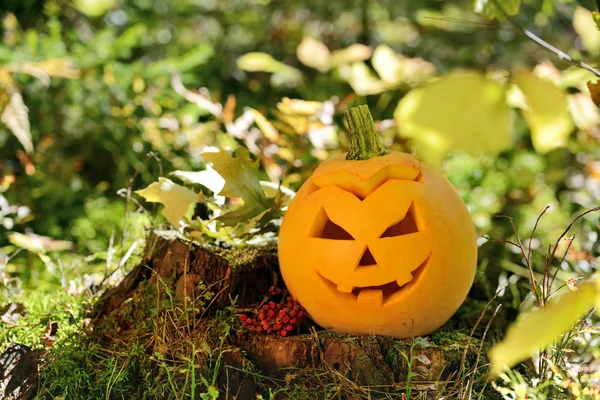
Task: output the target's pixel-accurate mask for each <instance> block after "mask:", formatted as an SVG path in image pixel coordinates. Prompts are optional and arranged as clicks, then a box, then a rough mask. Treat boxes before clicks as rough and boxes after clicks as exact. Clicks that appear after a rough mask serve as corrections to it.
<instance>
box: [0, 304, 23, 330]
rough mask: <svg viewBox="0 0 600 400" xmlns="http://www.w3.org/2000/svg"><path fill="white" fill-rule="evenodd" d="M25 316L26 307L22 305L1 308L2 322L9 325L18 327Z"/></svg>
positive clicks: (0, 316)
mask: <svg viewBox="0 0 600 400" xmlns="http://www.w3.org/2000/svg"><path fill="white" fill-rule="evenodd" d="M24 315H25V306H24V305H23V304H21V303H13V302H11V303H9V304H7V305H5V306H4V307H2V308H0V320H2V322H4V323H5V324H8V325H16V324H17V322H18V321H19V318H21V317H22V316H24Z"/></svg>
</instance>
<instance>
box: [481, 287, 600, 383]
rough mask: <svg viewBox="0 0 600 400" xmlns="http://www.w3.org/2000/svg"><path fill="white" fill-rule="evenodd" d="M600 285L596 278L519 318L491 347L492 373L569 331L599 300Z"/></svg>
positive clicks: (509, 365)
mask: <svg viewBox="0 0 600 400" xmlns="http://www.w3.org/2000/svg"><path fill="white" fill-rule="evenodd" d="M597 281H599V280H597ZM598 286H599V284H598V283H596V282H587V283H585V284H583V285H582V286H580V287H579V290H577V291H574V292H566V293H564V294H563V295H562V296H561V297H560V298H558V299H556V300H553V301H551V302H550V303H549V304H548V305H547V306H546V308H544V309H543V310H539V309H538V310H535V311H532V312H530V313H528V314H525V315H524V316H522V317H521V318H519V319H518V320H517V321H516V322H515V323H514V324H512V325H511V326H510V327H509V328H508V332H507V333H506V336H505V337H504V340H503V341H501V342H500V343H497V344H496V345H495V346H494V347H493V348H492V349H491V351H490V354H489V358H490V363H491V372H492V374H495V375H497V374H499V373H501V372H502V371H504V368H505V367H511V366H513V365H515V364H516V363H518V362H520V361H523V360H525V359H527V358H529V357H531V355H532V354H533V353H535V352H536V351H539V350H541V349H544V348H545V347H547V346H549V345H551V344H552V343H553V342H554V341H555V340H556V339H557V338H558V336H560V335H562V334H564V333H566V332H568V331H569V330H570V329H571V328H572V327H573V326H574V325H575V324H576V323H577V322H578V321H579V318H580V317H581V315H582V314H583V313H585V312H586V311H587V310H588V309H589V308H590V307H592V306H593V305H594V304H595V303H598V298H599V296H598V293H599V292H600V288H599V287H598Z"/></svg>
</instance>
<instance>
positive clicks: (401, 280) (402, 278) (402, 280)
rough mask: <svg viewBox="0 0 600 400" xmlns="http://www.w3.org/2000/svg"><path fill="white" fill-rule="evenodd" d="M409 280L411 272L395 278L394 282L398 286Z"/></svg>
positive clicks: (410, 279)
mask: <svg viewBox="0 0 600 400" xmlns="http://www.w3.org/2000/svg"><path fill="white" fill-rule="evenodd" d="M410 281H412V275H411V274H406V275H405V276H401V277H400V278H398V279H396V283H397V284H398V286H400V287H402V286H404V285H406V284H407V283H408V282H410Z"/></svg>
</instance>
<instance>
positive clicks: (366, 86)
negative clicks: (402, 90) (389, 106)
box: [342, 62, 393, 96]
mask: <svg viewBox="0 0 600 400" xmlns="http://www.w3.org/2000/svg"><path fill="white" fill-rule="evenodd" d="M343 72H344V73H343V74H342V75H344V76H345V78H346V80H347V81H348V83H349V84H350V86H352V90H354V92H356V94H358V95H359V96H367V95H370V94H377V93H381V92H384V91H386V90H388V89H389V88H391V87H392V86H393V85H391V84H389V83H387V82H385V81H382V80H381V79H378V78H377V77H376V76H375V75H374V74H373V73H372V72H371V70H370V69H369V67H367V65H366V64H365V63H363V62H356V63H354V64H352V65H349V66H345V68H344V69H343Z"/></svg>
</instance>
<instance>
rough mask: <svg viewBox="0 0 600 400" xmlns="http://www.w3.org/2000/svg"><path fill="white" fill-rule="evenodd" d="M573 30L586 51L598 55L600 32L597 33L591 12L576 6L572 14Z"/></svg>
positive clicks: (599, 51)
mask: <svg viewBox="0 0 600 400" xmlns="http://www.w3.org/2000/svg"><path fill="white" fill-rule="evenodd" d="M573 28H574V29H575V32H577V34H578V35H579V37H580V38H581V41H582V43H583V45H584V46H585V48H586V49H587V51H589V52H590V53H591V54H593V55H598V54H599V53H600V31H598V26H596V22H595V21H594V17H593V15H592V12H591V11H590V10H588V9H586V8H583V7H581V6H578V7H577V8H576V9H575V13H574V14H573Z"/></svg>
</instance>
